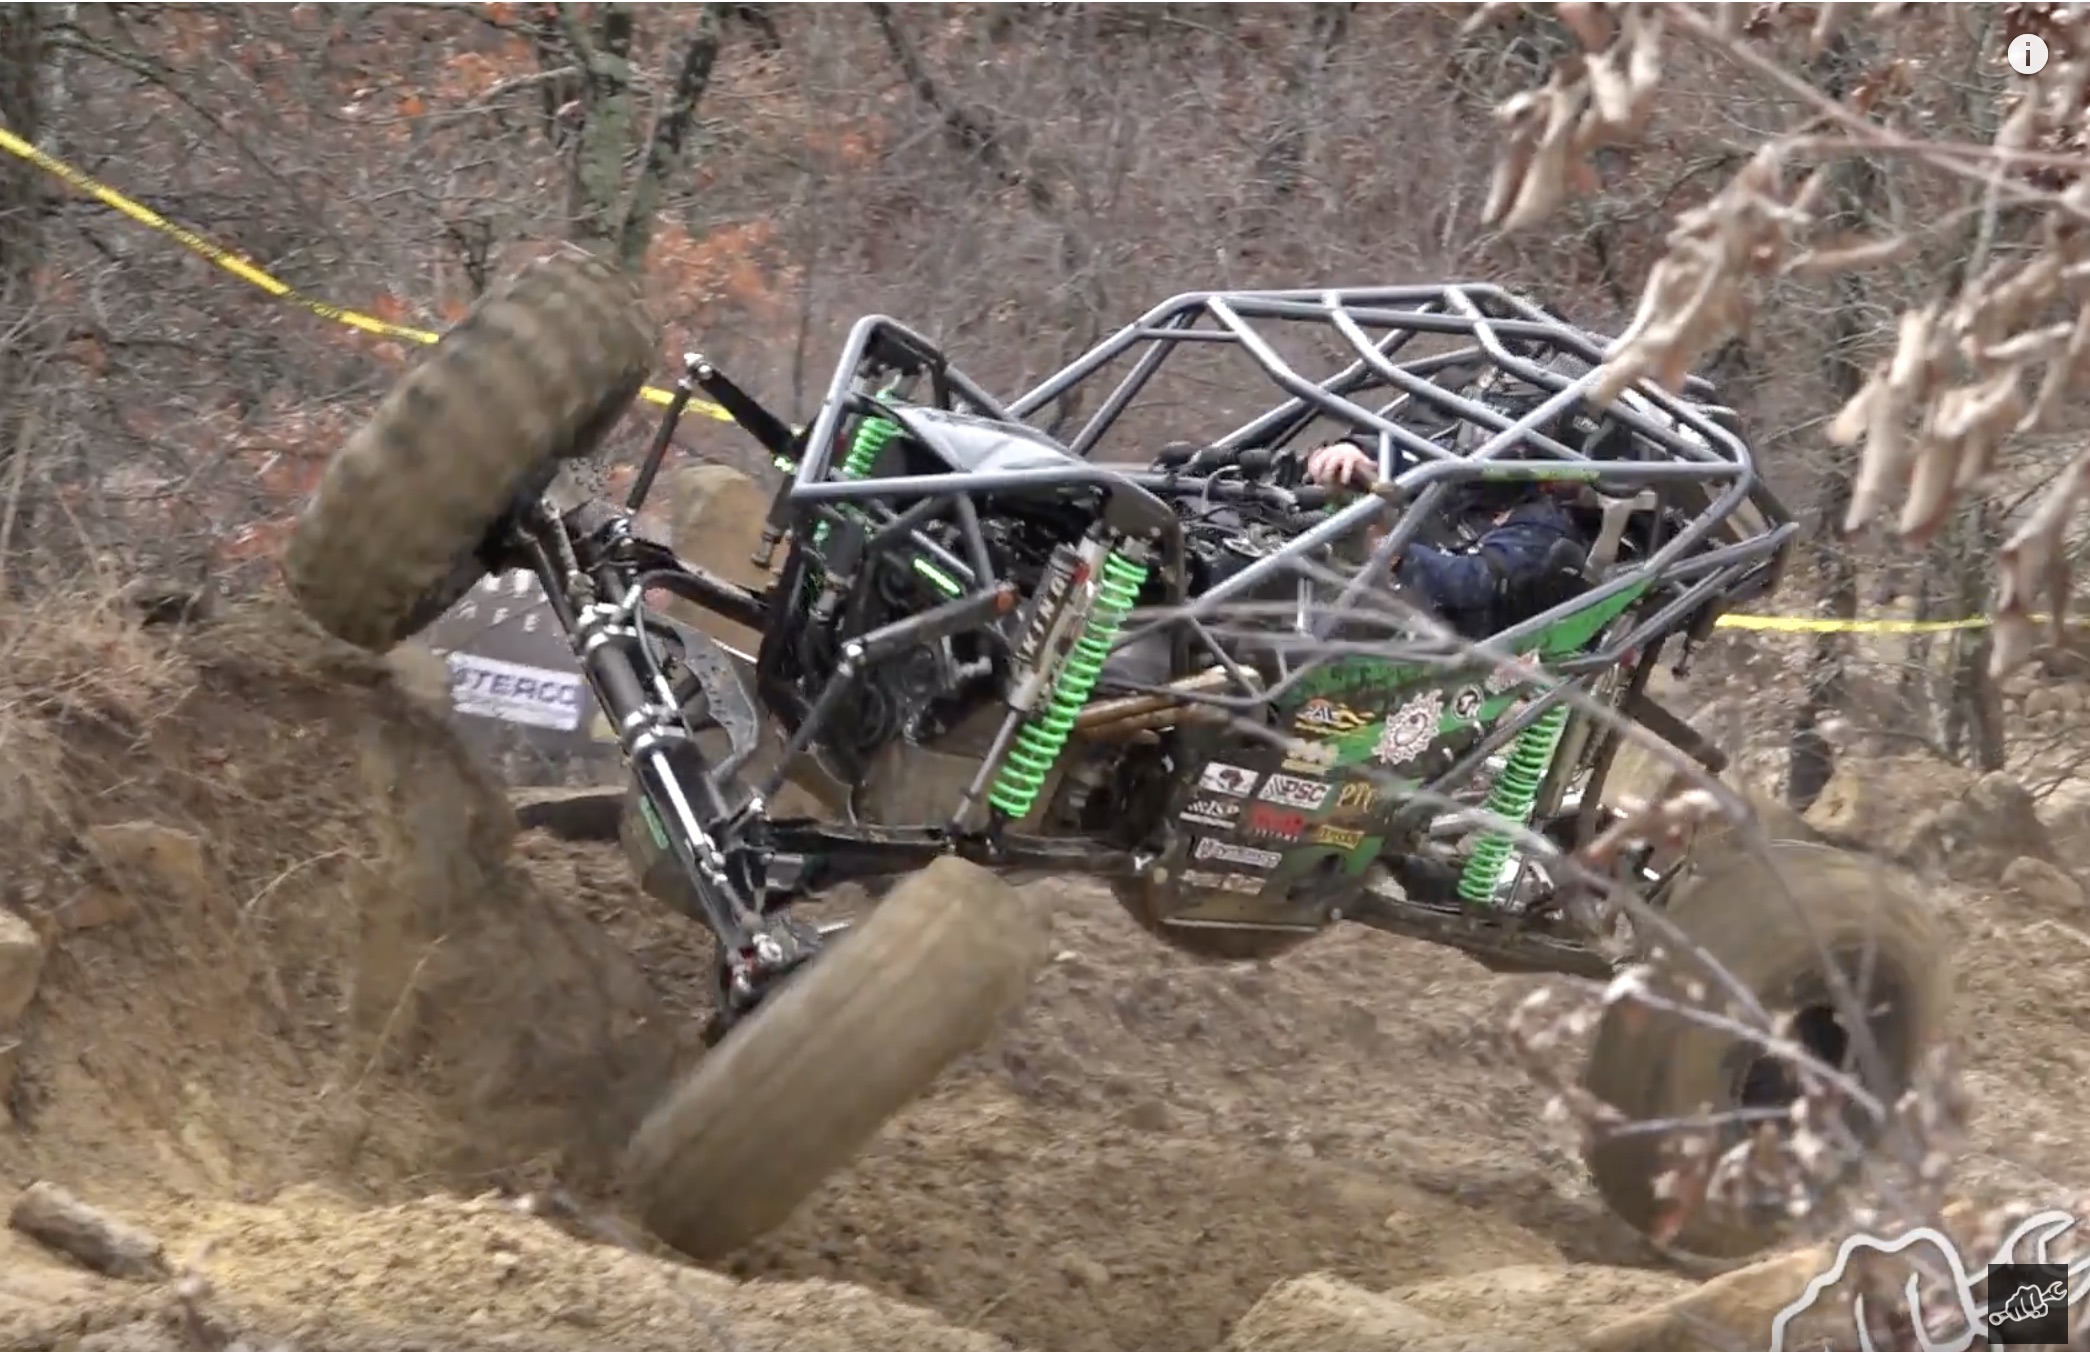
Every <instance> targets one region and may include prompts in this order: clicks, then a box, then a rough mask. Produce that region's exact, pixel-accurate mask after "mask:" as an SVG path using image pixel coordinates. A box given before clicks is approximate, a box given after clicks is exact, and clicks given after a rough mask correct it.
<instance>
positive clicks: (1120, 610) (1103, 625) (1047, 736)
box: [987, 553, 1147, 820]
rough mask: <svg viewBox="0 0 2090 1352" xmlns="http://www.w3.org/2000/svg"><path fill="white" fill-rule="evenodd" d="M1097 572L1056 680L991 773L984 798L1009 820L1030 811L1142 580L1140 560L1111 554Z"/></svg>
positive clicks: (1092, 688)
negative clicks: (1078, 629) (1084, 612)
mask: <svg viewBox="0 0 2090 1352" xmlns="http://www.w3.org/2000/svg"><path fill="white" fill-rule="evenodd" d="M1099 571H1100V574H1101V577H1100V579H1099V581H1098V582H1097V584H1096V599H1095V603H1094V604H1093V606H1091V608H1090V610H1089V614H1088V619H1087V620H1086V621H1085V622H1084V624H1083V625H1082V630H1081V637H1080V638H1078V639H1076V640H1075V641H1074V647H1073V650H1072V651H1070V652H1069V653H1068V654H1067V661H1066V665H1065V666H1064V667H1063V668H1061V670H1060V674H1059V679H1058V680H1056V681H1054V682H1053V685H1052V691H1051V693H1050V694H1048V695H1047V696H1046V697H1045V702H1044V703H1045V707H1044V709H1043V710H1042V711H1041V712H1039V713H1037V714H1035V715H1033V716H1032V717H1031V718H1030V719H1028V720H1027V721H1026V722H1025V723H1024V725H1023V727H1022V729H1021V730H1020V731H1019V732H1017V734H1016V741H1015V744H1014V745H1012V746H1011V747H1010V748H1009V754H1008V755H1007V756H1005V757H1004V758H1003V759H1002V763H1001V768H1000V769H999V770H997V771H995V775H994V787H993V788H992V789H990V790H988V792H987V801H988V802H989V803H991V804H992V805H993V806H994V808H995V810H996V811H998V812H1001V813H1003V814H1005V815H1006V816H1008V817H1009V818H1011V819H1012V820H1016V819H1021V818H1023V817H1025V816H1027V815H1029V813H1030V810H1031V807H1032V805H1033V804H1035V803H1036V802H1037V801H1038V795H1039V794H1040V793H1041V792H1043V791H1044V788H1045V780H1046V779H1047V777H1048V776H1050V775H1051V774H1052V767H1053V766H1054V765H1055V764H1057V763H1058V761H1059V757H1060V752H1061V751H1062V750H1064V749H1065V747H1066V745H1067V738H1068V737H1070V736H1071V735H1073V732H1074V719H1075V717H1076V716H1077V715H1079V714H1080V713H1081V706H1082V705H1084V704H1086V703H1088V698H1089V692H1090V691H1091V690H1094V689H1095V688H1096V680H1097V678H1098V677H1100V676H1101V675H1102V674H1103V662H1104V659H1105V658H1107V657H1109V656H1110V645H1111V644H1113V643H1115V642H1116V641H1117V637H1118V629H1119V627H1120V626H1122V625H1123V624H1124V622H1125V616H1126V615H1127V614H1128V613H1129V612H1130V611H1131V609H1132V606H1133V603H1134V602H1135V601H1137V600H1138V599H1139V589H1140V587H1141V586H1143V585H1145V583H1146V580H1147V567H1146V565H1145V564H1143V563H1136V562H1134V561H1133V560H1131V559H1128V558H1126V557H1124V556H1123V555H1121V554H1116V553H1110V554H1105V555H1104V556H1103V566H1102V568H1101V569H1100V570H1099Z"/></svg>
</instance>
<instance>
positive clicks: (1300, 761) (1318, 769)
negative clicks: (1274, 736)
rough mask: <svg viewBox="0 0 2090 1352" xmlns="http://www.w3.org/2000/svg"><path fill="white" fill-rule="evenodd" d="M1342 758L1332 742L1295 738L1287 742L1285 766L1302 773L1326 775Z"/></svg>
mask: <svg viewBox="0 0 2090 1352" xmlns="http://www.w3.org/2000/svg"><path fill="white" fill-rule="evenodd" d="M1340 758H1341V753H1340V752H1338V751H1337V750H1336V749H1335V747H1334V745H1333V744H1331V743H1328V742H1302V741H1299V740H1297V739H1296V738H1295V739H1293V740H1292V741H1290V742H1288V743H1286V744H1285V762H1284V768H1285V769H1287V770H1296V771H1297V772H1299V773H1300V774H1302V775H1325V774H1327V773H1328V772H1329V771H1330V770H1333V769H1334V768H1335V763H1336V761H1337V760H1339V759H1340Z"/></svg>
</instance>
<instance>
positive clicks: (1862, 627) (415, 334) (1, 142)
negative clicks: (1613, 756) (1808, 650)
mask: <svg viewBox="0 0 2090 1352" xmlns="http://www.w3.org/2000/svg"><path fill="white" fill-rule="evenodd" d="M0 150H5V151H6V152H8V153H9V154H10V155H15V156H19V157H20V158H22V159H25V160H27V161H29V163H31V164H33V165H35V166H36V167H37V168H39V169H42V170H44V171H45V172H47V173H49V174H51V175H52V176H54V177H56V178H59V179H62V180H64V181H65V182H66V183H67V184H69V185H71V186H72V187H74V188H76V189H78V190H79V191H81V192H83V193H85V194H87V195H88V196H89V197H92V198H94V199H95V200H96V201H98V202H100V203H101V204H102V205H103V206H106V207H108V208H109V209H110V210H112V211H116V212H120V213H121V214H123V215H124V216H127V217H129V218H130V219H131V220H134V221H136V222H137V223H138V224H140V225H142V226H145V227H147V228H148V229H152V230H157V231H159V232H160V233H161V234H163V235H165V236H167V238H169V239H171V240H173V241H174V242H175V243H177V244H179V245H181V246H182V247H183V248H185V249H187V250H188V251H189V252H191V253H193V254H195V255H197V256H198V257H199V258H204V259H207V260H209V261H210V262H212V263H215V264H216V265H217V266H219V267H220V268H223V269H224V270H225V271H226V272H229V273H231V274H232V275H233V276H235V277H237V278H239V279H240V280H241V281H243V282H245V283H247V284H248V285H249V286H253V287H258V288H260V289H261V290H263V291H266V292H268V294H270V295H271V296H274V297H275V298H276V299H277V300H281V301H287V302H289V303H290V304H292V305H295V306H297V307H298V308H299V309H301V310H304V311H306V312H307V313H310V314H314V315H317V316H319V317H320V318H321V319H325V320H330V321H332V322H333V323H336V324H345V325H347V326H348V327H349V328H352V329H360V330H362V331H363V332H364V333H369V334H374V335H376V336H377V337H380V338H400V339H405V340H407V341H409V342H415V343H433V342H436V341H438V340H439V339H440V338H441V337H442V335H441V334H437V333H431V332H429V331H428V330H426V329H415V328H408V327H406V326H405V325H403V324H393V323H389V322H387V321H385V320H382V319H377V318H374V317H372V316H370V315H366V314H359V313H357V312H356V311H354V310H345V309H343V308H342V307H340V306H338V305H331V304H329V303H327V302H326V301H323V300H315V299H314V298H312V297H311V296H307V295H304V294H303V293H301V292H300V291H298V290H297V289H296V288H294V287H292V286H290V285H288V284H287V283H284V282H282V281H279V280H277V279H276V278H275V277H273V276H270V275H269V274H268V273H267V272H264V271H263V270H262V269H260V268H258V267H256V266H255V265H254V264H252V263H250V262H248V261H247V260H246V259H244V258H241V257H240V256H239V255H238V254H236V253H233V252H232V251H231V250H230V249H227V248H224V247H223V246H221V245H218V244H213V243H212V242H211V241H209V240H207V239H205V238H204V237H203V236H201V235H199V234H197V233H196V232H195V231H193V230H189V229H186V228H184V227H182V226H180V225H176V224H175V223H174V222H173V221H170V220H168V219H167V218H166V217H165V216H162V215H160V213H158V212H157V211H154V210H153V209H152V208H151V207H148V206H145V205H143V204H142V203H139V202H134V201H132V200H131V199H130V198H128V197H125V196H124V195H123V194H122V193H120V192H118V191H116V190H115V189H114V188H111V187H109V186H108V185H106V184H104V183H101V182H99V181H97V180H95V179H93V178H90V177H88V176H87V175H86V174H84V173H82V172H80V171H79V170H78V169H75V168H74V167H73V166H72V165H70V164H67V163H66V162H65V161H63V160H60V159H56V158H53V157H52V156H50V155H47V154H45V153H44V152H43V151H41V150H38V149H37V148H36V147H35V146H33V145H30V144H29V143H28V142H27V141H24V140H23V139H22V138H21V137H19V136H16V135H15V134H14V133H13V132H11V131H9V130H7V129H6V128H5V127H0ZM640 394H641V397H643V398H645V399H647V400H649V401H651V402H653V403H656V404H666V403H668V402H669V401H671V400H672V399H673V398H674V397H675V396H674V393H673V392H672V391H670V390H663V389H657V388H655V387H654V386H651V385H648V386H646V387H645V389H643V390H642V391H641V392H640ZM688 407H689V408H690V409H691V410H693V411H695V412H698V413H702V414H704V415H706V416H707V417H712V418H716V419H718V420H719V421H721V422H731V421H732V415H731V414H730V413H727V412H726V410H724V409H723V408H720V407H719V406H718V405H717V404H713V403H709V402H706V401H705V400H701V399H692V400H690V401H689V405H688ZM1990 623H1991V621H1990V620H1988V619H1987V617H1985V616H1977V617H1975V618H1973V619H1965V620H1821V619H1803V618H1799V617H1796V616H1786V615H1722V616H1721V617H1720V619H1719V622H1718V627H1719V628H1722V629H1755V630H1767V631H1770V632H1773V633H1789V634H1939V633H1946V632H1949V631H1952V630H1960V629H1985V628H1987V627H1988V626H1989V624H1990Z"/></svg>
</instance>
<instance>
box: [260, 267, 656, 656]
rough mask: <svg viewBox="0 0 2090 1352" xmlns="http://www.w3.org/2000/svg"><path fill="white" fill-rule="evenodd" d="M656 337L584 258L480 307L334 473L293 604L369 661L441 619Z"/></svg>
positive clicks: (374, 419) (302, 537)
mask: <svg viewBox="0 0 2090 1352" xmlns="http://www.w3.org/2000/svg"><path fill="white" fill-rule="evenodd" d="M655 342H656V339H655V334H654V330H653V328H652V326H651V324H650V323H649V322H648V321H647V320H646V318H645V315H644V313H643V311H642V309H641V307H640V305H639V300H638V294H637V292H636V290H635V289H634V286H633V284H632V282H631V280H630V279H629V278H627V277H626V276H624V275H623V274H622V273H619V272H618V271H616V269H614V268H612V267H610V266H609V265H608V264H607V263H604V262H601V261H599V260H597V259H594V258H590V257H582V256H563V255H562V256H559V257H555V258H552V259H549V260H546V261H544V262H541V263H538V264H536V265H534V266H532V267H531V268H529V269H527V270H525V271H523V272H522V273H520V274H518V275H517V276H516V277H515V278H514V279H513V280H512V281H511V282H509V283H508V284H507V285H505V286H503V287H502V288H501V289H499V290H497V291H495V292H492V293H490V294H488V295H487V296H486V297H484V298H483V299H481V300H480V302H479V303H478V305H476V306H475V307H474V308H473V310H472V312H471V313H470V314H469V315H467V316H466V317H465V319H464V320H463V322H461V323H460V324H458V326H457V327H456V328H454V329H452V330H451V331H450V332H448V333H446V334H444V335H443V338H442V341H440V342H438V343H437V344H436V345H435V347H434V349H433V350H432V351H431V352H430V353H429V355H428V356H427V358H426V359H425V360H423V361H422V362H421V363H420V364H419V365H418V366H416V367H415V368H414V369H413V371H411V372H410V373H409V374H408V375H407V376H406V377H405V379H403V380H401V381H400V382H399V384H398V385H397V386H395V387H394V388H393V389H392V392H391V393H390V394H388V395H387V396H386V397H385V400H384V402H383V403H382V404H380V405H379V406H378V409H377V411H376V413H374V414H373V415H371V418H370V420H369V421H368V422H366V423H365V424H364V425H363V426H362V427H361V428H360V429H359V430H358V431H357V432H356V433H355V435H353V436H352V437H350V438H349V439H348V442H347V443H346V444H345V445H344V446H342V448H341V450H340V451H339V452H338V453H337V454H336V455H335V456H334V459H333V461H332V462H331V463H330V464H329V465H328V466H327V469H326V473H325V475H324V476H323V477H322V478H321V480H320V484H319V488H318V490H317V491H316V492H315V493H314V494H313V495H312V499H311V501H310V502H308V503H307V504H306V506H305V510H304V512H303V514H302V515H301V517H300V518H299V520H298V523H297V527H296V529H295V530H294V532H293V533H292V535H291V538H290V546H289V549H288V550H287V552H286V554H285V556H284V561H283V574H284V580H285V582H286V584H287V585H288V587H289V589H290V592H291V595H292V596H293V597H295V598H296V600H297V603H298V606H299V608H300V609H302V610H303V611H304V612H305V614H307V615H308V616H310V617H311V618H312V619H313V620H314V621H315V622H317V623H318V624H319V626H320V627H321V628H323V629H325V630H326V631H327V632H328V633H330V634H332V635H333V636H334V637H336V638H338V639H341V640H342V641H343V642H346V643H353V644H355V645H356V646H357V647H360V648H366V649H369V650H371V651H374V652H382V651H385V650H386V649H389V648H391V647H392V646H393V645H395V644H397V643H399V642H401V641H402V640H404V639H407V638H410V637H412V636H413V635H414V634H415V633H417V632H419V631H420V630H421V629H424V628H426V627H427V626H428V625H430V624H432V623H433V622H434V621H435V620H436V619H437V618H438V617H440V616H441V615H442V613H443V612H444V611H445V610H447V609H449V608H450V606H451V605H453V604H454V603H455V602H456V601H457V600H458V599H459V598H460V597H462V596H463V595H464V594H465V593H466V592H467V591H469V590H471V588H472V586H473V584H474V583H476V582H477V581H478V580H479V579H480V578H481V577H483V576H484V575H485V571H486V568H485V564H484V562H483V561H482V560H481V558H480V551H481V549H482V547H483V546H484V544H485V542H486V539H487V535H488V533H489V532H490V531H491V530H492V529H493V528H494V526H495V524H496V523H497V522H499V521H500V519H501V518H502V517H503V516H504V515H505V514H506V513H507V512H508V511H509V509H510V508H511V507H512V506H513V505H514V504H515V502H516V501H517V499H518V498H520V497H523V496H525V495H527V494H532V493H538V492H542V491H543V490H544V489H545V488H546V487H547V486H548V485H549V484H550V482H551V479H552V476H553V475H554V474H555V473H556V471H557V469H558V466H559V462H560V461H561V460H565V459H571V458H574V457H577V456H584V455H588V454H590V453H591V452H593V451H594V450H595V449H596V447H597V446H598V445H600V443H601V441H602V439H603V437H604V436H606V435H607V434H608V432H609V430H610V428H611V427H613V426H614V425H615V424H616V422H617V419H618V418H619V417H621V416H622V415H623V413H624V410H625V408H626V407H627V406H629V404H630V403H631V401H632V399H633V398H634V397H635V396H636V395H637V394H638V392H639V389H640V388H641V387H642V386H643V385H644V384H645V380H646V373H647V371H648V370H649V369H651V367H652V364H653V356H654V347H655Z"/></svg>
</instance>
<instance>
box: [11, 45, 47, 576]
mask: <svg viewBox="0 0 2090 1352" xmlns="http://www.w3.org/2000/svg"><path fill="white" fill-rule="evenodd" d="M43 60H44V10H43V7H42V6H39V5H24V4H0V126H5V127H6V128H7V129H8V130H9V131H11V132H13V133H14V134H15V135H17V136H19V137H21V138H22V139H23V140H25V141H31V142H34V141H35V140H36V139H37V138H38V137H39V136H40V135H42V132H43V119H42V106H41V100H40V97H39V96H40V93H41V84H42V80H43ZM42 173H43V171H42V170H40V169H38V168H37V167H36V166H35V165H33V164H29V163H27V162H25V161H23V160H20V159H17V158H16V157H14V156H12V155H6V156H0V573H4V577H5V590H6V592H7V593H10V594H16V595H19V594H20V592H21V590H22V589H23V587H24V586H25V584H26V581H27V579H26V577H25V573H26V571H27V570H26V569H24V568H22V567H21V566H19V563H20V561H21V560H22V559H23V558H24V557H25V556H26V555H27V554H28V553H29V552H30V543H29V542H31V541H33V540H34V539H35V536H36V524H37V523H36V498H35V491H36V490H35V485H36V482H37V480H38V479H40V478H43V477H46V476H42V475H39V474H37V473H36V472H35V467H34V466H32V465H30V463H29V456H30V455H31V454H32V450H33V448H32V443H33V441H34V440H35V438H34V435H33V429H34V425H35V423H34V409H33V408H32V407H31V399H32V385H33V381H32V379H31V372H32V368H33V365H34V361H35V352H36V350H37V348H38V347H39V346H40V345H39V344H38V343H37V342H36V341H35V338H36V335H35V325H36V309H37V307H36V296H35V289H36V285H37V274H38V271H39V269H40V268H41V267H42V264H43V186H44V185H43V177H42Z"/></svg>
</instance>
